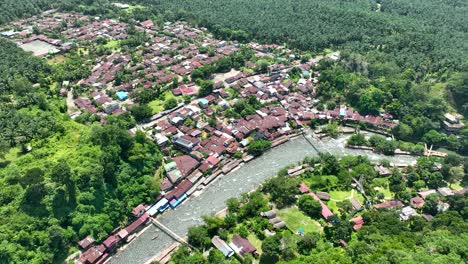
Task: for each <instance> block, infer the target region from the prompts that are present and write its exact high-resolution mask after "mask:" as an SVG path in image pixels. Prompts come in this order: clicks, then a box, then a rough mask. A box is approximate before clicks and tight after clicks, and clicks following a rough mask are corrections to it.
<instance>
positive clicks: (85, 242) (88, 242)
mask: <svg viewBox="0 0 468 264" xmlns="http://www.w3.org/2000/svg"><path fill="white" fill-rule="evenodd" d="M93 243H94V238H93V237H92V236H87V237H85V238H84V239H83V240H81V241H80V242H78V245H79V246H80V248H81V249H85V250H86V249H88V248H89V247H90V246H91V245H92V244H93Z"/></svg>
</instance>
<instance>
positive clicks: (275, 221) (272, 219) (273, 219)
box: [268, 217, 281, 224]
mask: <svg viewBox="0 0 468 264" xmlns="http://www.w3.org/2000/svg"><path fill="white" fill-rule="evenodd" d="M268 222H270V223H272V224H276V223H279V222H281V219H279V218H278V217H275V218H271V219H269V220H268Z"/></svg>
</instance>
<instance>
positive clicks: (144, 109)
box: [130, 104, 153, 122]
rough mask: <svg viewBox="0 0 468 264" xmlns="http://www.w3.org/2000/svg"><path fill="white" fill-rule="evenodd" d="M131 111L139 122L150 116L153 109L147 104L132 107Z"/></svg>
mask: <svg viewBox="0 0 468 264" xmlns="http://www.w3.org/2000/svg"><path fill="white" fill-rule="evenodd" d="M130 113H131V114H132V115H133V117H134V118H135V120H136V121H137V122H141V121H143V120H145V119H147V118H149V117H151V115H152V113H153V109H151V107H149V106H148V105H146V104H143V105H137V106H134V107H132V108H131V109H130Z"/></svg>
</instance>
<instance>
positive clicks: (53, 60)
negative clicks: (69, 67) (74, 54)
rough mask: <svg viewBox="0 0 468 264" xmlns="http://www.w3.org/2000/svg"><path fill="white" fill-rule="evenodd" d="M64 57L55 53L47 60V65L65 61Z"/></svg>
mask: <svg viewBox="0 0 468 264" xmlns="http://www.w3.org/2000/svg"><path fill="white" fill-rule="evenodd" d="M65 59H66V57H65V56H64V55H57V56H54V57H52V58H50V59H48V60H47V63H48V64H49V65H52V64H56V63H60V62H63V61H65Z"/></svg>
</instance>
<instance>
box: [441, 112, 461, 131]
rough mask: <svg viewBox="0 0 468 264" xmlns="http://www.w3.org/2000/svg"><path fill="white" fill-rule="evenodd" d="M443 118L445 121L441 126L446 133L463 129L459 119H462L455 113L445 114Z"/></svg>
mask: <svg viewBox="0 0 468 264" xmlns="http://www.w3.org/2000/svg"><path fill="white" fill-rule="evenodd" d="M444 117H445V120H444V121H442V126H443V127H444V129H445V130H447V131H448V132H456V131H458V130H460V129H462V128H463V127H464V124H463V123H462V122H461V119H462V118H463V116H462V115H460V114H457V113H455V114H450V113H446V114H445V115H444Z"/></svg>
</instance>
